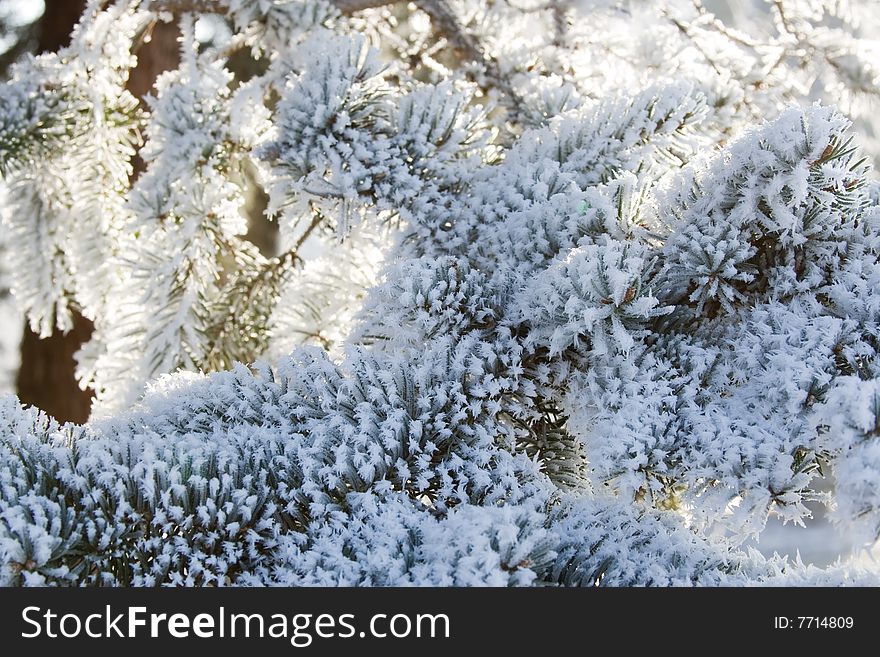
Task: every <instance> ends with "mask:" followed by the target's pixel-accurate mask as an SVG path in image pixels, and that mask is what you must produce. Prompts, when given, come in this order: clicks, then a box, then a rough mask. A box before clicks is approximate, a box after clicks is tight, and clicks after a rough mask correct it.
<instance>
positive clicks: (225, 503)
mask: <svg viewBox="0 0 880 657" xmlns="http://www.w3.org/2000/svg"><path fill="white" fill-rule="evenodd" d="M845 4H846V5H847V7H849V3H841V2H833V3H825V2H816V1H812V0H811V1H807V0H775V1H774V2H770V3H769V5H770V10H771V11H772V12H773V13H774V15H776V17H777V23H776V31H775V32H774V33H773V34H770V35H767V34H765V35H758V36H755V35H747V34H745V33H741V32H738V31H736V30H734V29H733V28H730V27H729V26H727V25H725V24H724V23H722V22H721V21H720V20H719V19H718V18H716V17H715V16H714V15H713V14H711V13H710V12H709V11H707V10H706V9H704V8H703V6H702V5H701V4H700V2H691V1H688V2H684V1H679V0H668V1H664V2H661V1H659V0H649V1H647V2H637V3H636V2H632V3H630V2H627V1H626V0H620V1H614V0H607V1H605V0H603V1H595V2H594V1H590V2H582V3H579V4H578V6H575V3H567V2H558V3H552V2H551V3H547V2H545V0H540V1H538V0H535V1H534V2H532V1H531V0H521V1H520V2H516V3H507V2H484V1H482V0H466V1H465V0H461V1H450V2H446V1H441V0H423V1H419V2H414V3H411V4H409V5H404V4H395V3H384V2H378V1H370V0H332V1H331V0H278V1H276V2H256V1H253V2H252V1H248V0H219V1H217V2H202V1H196V0H192V1H186V0H183V1H171V0H168V1H156V2H147V1H143V0H118V1H116V2H99V1H98V0H94V1H93V2H91V3H90V4H89V7H88V9H87V11H86V14H85V15H84V17H83V20H82V22H81V24H80V26H79V27H78V28H77V31H76V32H75V34H74V36H73V41H72V43H71V45H70V46H69V47H68V48H66V49H64V50H62V51H61V52H59V53H58V54H55V55H43V56H40V57H31V58H28V59H24V60H22V61H20V62H19V63H18V64H17V65H16V66H15V68H14V70H13V73H12V77H11V80H10V81H9V82H8V83H7V84H6V85H5V86H3V87H2V88H0V100H2V105H0V172H2V174H3V176H4V182H5V185H6V186H7V187H8V199H7V201H6V202H5V205H4V208H3V219H4V226H5V230H6V231H8V233H7V238H6V239H5V240H4V241H5V243H6V244H7V249H8V252H9V253H10V254H11V257H13V258H15V260H14V262H13V263H12V264H11V266H10V267H9V269H10V271H11V273H12V276H13V288H14V290H13V291H14V293H15V295H16V297H17V298H18V300H19V303H20V305H21V307H22V308H23V310H24V312H25V313H26V314H27V316H28V318H29V320H30V322H31V325H32V326H33V327H34V328H35V329H37V330H39V331H40V332H41V333H43V334H47V333H50V332H51V331H52V330H53V329H54V328H59V329H65V328H66V327H68V326H69V317H70V315H69V313H70V310H71V309H72V308H75V309H77V310H79V311H80V312H82V313H83V314H85V315H86V316H87V317H89V318H91V319H93V320H94V321H95V323H96V327H97V331H96V335H95V337H94V338H93V340H92V342H91V343H89V344H88V345H86V346H85V347H84V349H83V350H82V352H81V354H80V374H81V377H82V382H83V384H84V385H91V386H92V387H93V388H94V389H95V391H96V395H97V397H96V408H95V414H94V415H95V417H94V419H93V420H92V421H90V422H89V423H88V424H86V425H84V426H73V425H59V424H58V423H56V422H55V421H54V420H52V419H50V418H48V417H46V416H45V415H43V414H41V413H40V412H39V411H37V410H35V409H30V408H22V407H21V406H20V405H19V404H18V402H17V401H16V400H15V399H14V398H11V397H8V398H5V399H4V400H3V401H2V404H0V564H2V565H0V581H2V582H3V583H6V584H37V585H39V584H58V585H158V584H173V585H325V584H334V585H339V584H343V585H532V584H556V585H566V586H570V585H576V586H595V585H730V584H736V585H742V584H754V583H759V584H772V585H785V584H811V583H822V584H829V583H830V584H846V583H860V584H864V583H877V582H878V578H877V573H876V572H870V571H863V570H860V569H859V568H858V567H856V566H855V565H851V564H850V565H847V564H845V563H841V564H838V565H835V566H833V567H830V568H828V569H826V570H817V569H815V568H812V567H808V566H805V565H803V564H802V563H800V562H799V561H794V562H792V561H787V560H785V559H782V558H765V557H762V556H761V555H759V554H758V553H757V552H755V551H753V550H750V549H747V548H743V547H742V544H743V543H744V542H745V541H746V540H747V539H750V538H752V537H755V536H759V535H760V533H761V531H762V530H763V529H764V527H765V524H766V522H767V519H768V516H770V515H778V516H780V517H781V518H783V519H784V520H786V521H791V522H795V523H800V522H803V520H804V519H806V518H807V517H809V515H810V513H811V511H810V507H809V506H807V504H808V503H811V502H822V503H825V504H826V505H828V506H829V507H830V508H832V509H833V516H834V518H835V521H836V522H837V524H838V526H839V528H840V531H846V532H850V533H853V534H854V535H857V536H859V538H860V540H861V541H862V544H864V545H866V546H872V545H874V544H875V543H876V542H877V540H878V536H880V443H878V433H880V429H878V427H880V383H878V381H880V363H878V349H880V342H878V340H880V327H878V326H880V325H878V321H880V318H878V317H880V316H878V313H880V260H878V258H880V206H878V196H880V194H878V192H877V186H876V185H875V183H874V182H873V180H874V178H873V176H874V174H873V172H872V170H871V167H870V164H869V161H870V156H871V153H870V151H865V152H863V151H860V150H859V146H858V144H859V140H858V136H857V134H856V131H854V130H853V127H852V121H851V119H850V118H848V117H847V115H846V114H845V113H844V112H843V111H841V110H840V109H836V108H834V107H832V106H831V105H824V104H821V103H818V102H817V103H813V102H812V98H811V97H809V94H810V93H812V94H813V95H816V94H821V93H828V94H836V95H837V96H838V97H842V96H843V95H844V94H842V92H841V89H846V91H847V93H846V94H845V97H846V99H847V102H846V103H845V107H844V108H843V109H844V110H845V111H846V112H850V113H851V114H852V115H853V116H852V118H854V119H855V120H856V121H857V122H858V121H861V120H862V119H863V118H864V117H862V116H860V115H858V113H857V112H855V109H857V108H856V105H857V103H856V102H855V99H862V98H863V97H864V96H870V95H872V94H873V95H876V94H877V93H878V89H880V86H878V83H880V80H878V77H877V74H876V73H875V72H874V69H873V68H871V63H870V61H871V59H870V57H867V56H865V53H868V52H870V48H871V47H873V45H872V43H871V42H869V41H868V40H867V39H865V38H864V37H863V36H862V35H863V33H864V30H865V29H866V28H865V27H864V24H860V23H859V20H860V19H861V18H864V20H865V21H867V25H868V26H869V27H870V25H871V24H872V21H873V20H874V19H876V18H877V17H876V16H874V17H872V16H870V12H867V15H866V16H864V17H863V16H862V14H864V13H866V12H862V11H860V9H862V7H860V5H859V3H851V4H852V6H851V7H849V8H848V9H847V8H845V7H844V5H845ZM585 12H586V13H585ZM205 13H208V14H211V15H212V16H213V20H215V21H223V22H225V23H226V24H227V26H228V28H229V32H230V34H231V36H230V37H229V38H228V39H226V41H223V40H222V39H221V40H220V41H217V42H214V41H211V42H205V43H201V44H200V43H199V42H198V41H197V39H196V38H195V35H196V33H197V32H198V30H197V29H196V26H197V23H196V21H197V20H198V19H199V18H200V17H201V19H202V20H204V16H203V14H205ZM585 16H588V17H589V20H587V19H586V18H585ZM156 20H175V21H178V24H179V26H180V33H181V39H180V40H181V58H180V66H179V67H178V68H177V69H176V70H172V71H169V72H167V73H165V74H163V75H162V76H161V77H160V79H159V80H158V81H157V84H156V86H155V97H149V98H148V99H147V100H146V102H145V103H144V104H143V106H141V105H139V104H138V102H137V100H136V99H134V98H133V97H132V96H131V95H130V94H129V92H128V91H127V90H126V88H125V85H126V79H127V76H128V73H129V71H130V70H131V67H132V65H133V64H134V61H135V55H136V50H137V44H138V43H139V40H140V39H141V38H142V37H143V34H144V31H145V30H148V29H149V25H150V24H151V23H152V22H153V21H156ZM860 25H861V26H860ZM636 28H638V29H636ZM242 51H244V52H248V53H250V56H251V57H252V58H254V59H255V60H256V62H257V63H258V64H259V66H258V67H257V71H258V72H257V73H255V74H253V75H251V76H250V77H246V78H245V79H242V78H241V77H236V75H235V74H234V72H233V70H232V69H231V68H230V66H229V63H228V57H229V56H230V55H231V54H232V53H236V52H242ZM854 108H855V109H854ZM856 125H857V126H858V125H861V124H860V123H857V124H856ZM136 150H137V151H138V153H139V155H140V157H141V159H142V160H143V162H144V163H145V170H144V171H143V172H142V173H140V174H139V175H137V176H134V175H133V173H132V167H131V164H130V160H131V158H132V156H133V154H134V152H135V151H136ZM254 171H256V175H255V176H254V175H253V172H254ZM254 178H255V179H256V184H257V185H258V186H259V187H260V188H261V189H262V190H264V191H265V193H266V194H267V197H268V209H269V213H270V214H271V215H272V218H273V219H275V220H276V221H277V224H278V227H279V231H280V248H279V249H278V252H277V253H263V252H260V251H259V249H257V247H256V246H255V245H254V244H253V243H251V242H250V241H249V240H248V239H247V238H246V234H247V230H248V225H247V220H246V218H245V216H244V215H243V214H242V210H241V208H242V206H244V205H245V202H246V197H247V194H248V185H250V184H252V183H253V182H254ZM242 363H246V364H248V365H245V364H242ZM831 472H833V473H834V475H835V479H834V482H835V483H834V486H833V489H832V490H831V491H830V492H828V487H827V483H826V481H825V478H826V477H827V476H828V475H829V473H831Z"/></svg>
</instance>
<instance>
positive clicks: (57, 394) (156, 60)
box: [16, 0, 178, 423]
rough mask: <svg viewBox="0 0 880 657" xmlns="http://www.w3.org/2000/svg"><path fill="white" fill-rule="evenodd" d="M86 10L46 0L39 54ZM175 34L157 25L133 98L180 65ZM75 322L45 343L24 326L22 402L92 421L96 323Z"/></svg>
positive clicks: (135, 75) (78, 2)
mask: <svg viewBox="0 0 880 657" xmlns="http://www.w3.org/2000/svg"><path fill="white" fill-rule="evenodd" d="M84 8H85V1H84V0H47V2H46V12H45V14H44V15H43V18H42V23H41V26H40V37H39V49H40V51H41V52H48V51H54V50H57V49H58V48H61V47H64V46H65V45H67V44H68V43H69V41H70V32H71V30H72V29H73V26H74V25H75V24H76V22H77V21H78V20H79V17H80V16H81V15H82V12H83V9H84ZM177 34H178V30H177V27H176V26H175V25H167V24H163V23H157V24H156V25H154V26H153V28H152V33H151V35H150V36H151V38H150V40H149V41H147V42H145V43H144V44H143V45H142V46H141V48H140V50H139V51H138V65H137V67H136V68H135V69H134V70H133V71H132V72H131V76H130V78H129V85H128V86H129V91H131V92H132V93H133V94H134V95H136V96H138V97H139V98H140V97H143V96H144V95H145V94H146V93H148V92H149V91H150V90H151V89H152V87H153V83H154V82H155V80H156V76H157V75H159V74H160V73H162V72H163V71H165V70H168V69H170V68H173V67H175V66H177V62H178V47H177ZM134 166H135V170H136V172H139V171H140V170H141V169H142V163H141V162H140V161H139V159H138V160H136V161H135V162H134ZM73 320H74V321H73V329H72V330H70V331H69V332H68V333H66V334H63V333H61V332H59V331H56V332H55V333H54V334H52V335H51V336H50V337H48V338H46V339H43V340H41V339H40V338H39V337H38V336H37V335H36V334H34V333H33V332H32V331H31V330H30V328H29V327H28V326H25V329H24V336H23V338H22V342H21V351H20V353H21V366H20V369H19V372H18V377H17V379H16V388H17V392H18V396H19V399H20V400H21V401H22V403H24V404H30V405H33V406H37V407H38V408H41V409H43V410H44V411H46V412H47V413H48V414H49V415H51V416H53V417H54V418H56V419H57V420H60V421H62V422H77V423H82V422H85V421H86V420H87V419H88V417H89V411H90V410H91V405H92V392H91V391H89V390H85V391H84V390H81V389H80V388H79V385H78V384H77V382H76V378H75V376H74V371H75V369H76V361H75V359H74V354H76V352H77V351H78V350H79V348H80V347H81V346H82V345H83V343H85V342H86V341H87V340H88V339H89V338H90V337H91V335H92V330H93V325H92V322H90V321H89V320H88V319H86V318H85V317H82V316H81V315H79V314H78V313H75V314H74V318H73Z"/></svg>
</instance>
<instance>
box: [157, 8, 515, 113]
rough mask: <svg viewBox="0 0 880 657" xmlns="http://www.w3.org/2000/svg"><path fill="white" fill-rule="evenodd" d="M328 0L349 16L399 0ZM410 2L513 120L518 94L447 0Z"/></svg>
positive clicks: (210, 9) (212, 9)
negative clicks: (476, 69)
mask: <svg viewBox="0 0 880 657" xmlns="http://www.w3.org/2000/svg"><path fill="white" fill-rule="evenodd" d="M331 2H332V3H333V4H334V5H335V6H336V8H337V9H339V11H340V12H341V13H342V14H344V15H351V14H354V13H357V12H359V11H364V10H366V9H376V8H378V7H384V6H386V5H394V4H398V3H399V2H400V0H331ZM413 4H415V5H416V6H417V7H418V8H419V9H421V10H422V11H423V12H425V13H426V14H428V16H430V17H431V22H432V24H433V26H434V29H435V30H436V32H437V34H438V35H440V36H442V37H444V38H446V40H447V41H448V42H449V45H450V46H451V47H452V49H453V50H455V51H456V52H457V53H458V54H459V56H460V57H461V58H462V60H463V61H465V62H473V63H476V64H478V65H479V66H480V67H481V68H482V73H483V76H484V82H485V83H486V85H487V86H489V87H493V88H495V89H498V90H499V91H500V92H501V93H502V94H504V96H505V97H506V99H507V101H508V109H509V110H510V111H511V114H512V116H513V118H514V119H515V118H516V117H517V116H518V115H519V112H520V107H521V99H520V97H519V94H517V92H516V90H515V89H514V88H513V85H512V84H511V83H510V80H509V79H508V78H507V77H506V76H505V75H504V74H503V73H502V72H501V70H500V69H499V67H498V63H497V62H496V61H495V60H494V58H492V57H491V56H490V55H489V54H488V53H486V50H485V48H484V47H483V45H482V44H481V43H480V40H479V39H478V38H477V37H476V36H475V35H474V34H472V33H471V32H469V31H468V30H467V29H466V28H465V27H464V26H463V25H462V24H461V21H459V19H458V17H457V16H456V15H455V12H454V11H453V10H452V9H451V8H450V6H449V3H448V2H446V1H445V0H415V2H414V3H413ZM151 6H152V8H153V9H154V10H155V11H167V12H172V13H182V12H208V13H210V12H213V13H226V7H225V6H224V5H223V4H221V3H218V2H215V1H214V0H156V1H155V2H153V3H151Z"/></svg>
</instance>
